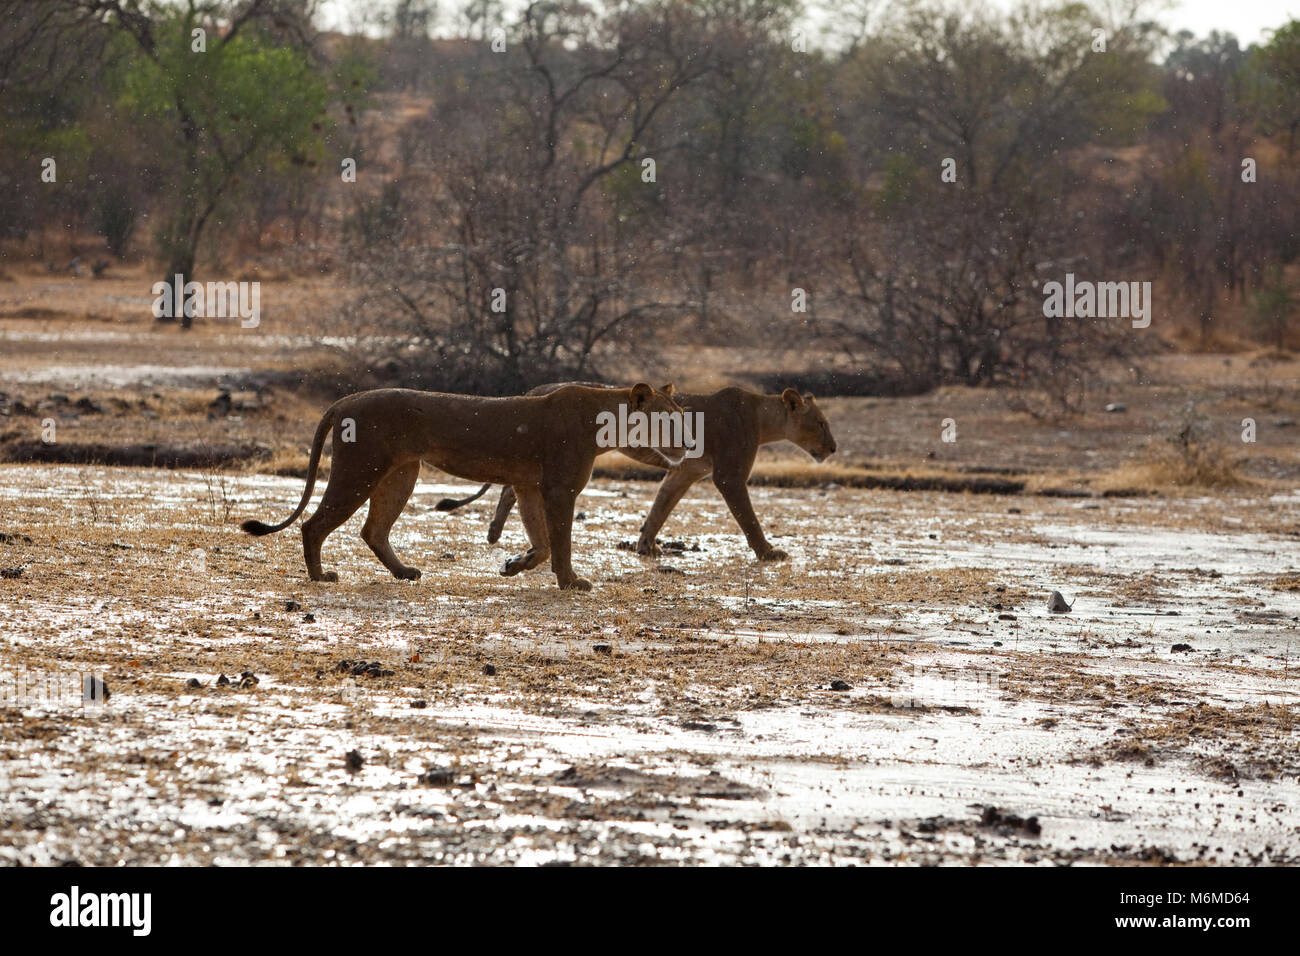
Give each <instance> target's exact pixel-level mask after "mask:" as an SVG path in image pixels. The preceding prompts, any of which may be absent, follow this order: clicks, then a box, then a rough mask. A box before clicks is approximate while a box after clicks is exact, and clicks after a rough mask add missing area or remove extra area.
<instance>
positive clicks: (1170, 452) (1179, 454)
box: [1096, 424, 1254, 492]
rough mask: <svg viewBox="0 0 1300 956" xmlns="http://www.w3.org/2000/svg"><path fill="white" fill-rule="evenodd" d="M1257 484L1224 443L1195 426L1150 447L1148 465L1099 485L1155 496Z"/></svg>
mask: <svg viewBox="0 0 1300 956" xmlns="http://www.w3.org/2000/svg"><path fill="white" fill-rule="evenodd" d="M1253 484H1254V482H1253V481H1252V480H1251V479H1249V478H1247V477H1245V476H1244V475H1242V474H1241V472H1240V471H1238V469H1237V466H1236V464H1235V463H1234V462H1233V461H1232V459H1231V458H1230V457H1229V456H1228V450H1227V448H1226V447H1225V446H1224V445H1223V444H1222V443H1221V442H1218V441H1214V440H1213V439H1210V438H1207V437H1205V436H1204V435H1203V434H1201V433H1200V430H1199V428H1198V427H1197V426H1195V425H1191V424H1188V425H1184V426H1183V427H1182V429H1180V430H1179V431H1178V432H1177V433H1175V434H1173V435H1171V436H1169V437H1168V438H1167V439H1166V440H1165V441H1163V442H1158V443H1155V444H1153V445H1152V446H1150V448H1149V450H1148V457H1147V460H1146V461H1143V462H1138V463H1136V464H1132V465H1127V466H1125V467H1123V468H1120V469H1117V470H1116V471H1114V472H1111V473H1110V474H1109V475H1107V476H1105V477H1104V478H1102V479H1101V480H1100V481H1098V482H1096V485H1097V487H1098V488H1100V489H1102V490H1106V489H1113V488H1125V489H1134V490H1144V491H1155V492H1163V491H1168V490H1170V489H1172V488H1186V489H1208V490H1229V489H1234V488H1248V487H1251V486H1252V485H1253Z"/></svg>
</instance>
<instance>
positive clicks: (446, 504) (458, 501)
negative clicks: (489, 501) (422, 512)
mask: <svg viewBox="0 0 1300 956" xmlns="http://www.w3.org/2000/svg"><path fill="white" fill-rule="evenodd" d="M491 487H492V482H490V481H489V482H488V483H487V484H486V485H484V486H483V487H482V488H480V489H479V490H478V491H476V492H474V494H472V495H470V496H469V497H468V498H443V499H442V500H441V501H439V502H438V503H437V504H436V505H434V506H433V507H434V510H435V511H455V510H456V509H457V508H463V507H464V506H465V505H467V504H469V503H470V502H471V501H478V499H480V498H482V497H483V496H484V495H485V494H487V490H488V489H489V488H491Z"/></svg>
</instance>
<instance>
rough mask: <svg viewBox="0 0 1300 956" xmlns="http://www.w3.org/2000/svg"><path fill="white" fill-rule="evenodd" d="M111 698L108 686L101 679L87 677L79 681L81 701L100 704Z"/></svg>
mask: <svg viewBox="0 0 1300 956" xmlns="http://www.w3.org/2000/svg"><path fill="white" fill-rule="evenodd" d="M111 696H112V694H111V693H109V690H108V685H107V684H105V683H104V681H103V680H102V679H101V678H98V677H95V676H94V675H87V676H86V677H83V678H82V679H81V699H82V700H83V701H94V702H95V703H98V704H102V703H103V702H104V701H106V700H108V698H109V697H111Z"/></svg>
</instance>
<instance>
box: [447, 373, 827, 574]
mask: <svg viewBox="0 0 1300 956" xmlns="http://www.w3.org/2000/svg"><path fill="white" fill-rule="evenodd" d="M566 387H568V386H565V385H539V386H538V387H537V388H535V389H533V390H532V391H531V392H529V393H528V394H529V395H545V394H548V393H550V392H553V391H555V390H556V389H560V388H566ZM673 397H674V399H675V400H676V401H677V403H678V404H679V405H681V406H682V408H684V409H686V411H687V412H689V413H695V412H702V413H703V414H704V418H703V421H704V440H703V443H702V448H703V453H702V454H699V455H697V456H696V457H693V458H685V459H684V460H682V461H681V462H679V463H677V464H675V465H673V466H672V467H671V468H669V470H668V474H666V475H665V476H664V480H663V482H662V483H661V484H660V485H659V494H658V495H657V496H656V497H655V502H654V505H653V506H652V507H651V509H650V514H649V516H648V517H647V518H646V520H645V524H643V525H642V526H641V537H640V540H638V541H637V553H639V554H658V553H659V546H658V545H657V544H656V543H655V539H656V538H657V537H658V536H659V529H660V528H662V527H663V525H664V522H665V521H667V520H668V516H669V515H670V514H671V513H672V510H673V509H674V508H675V507H677V503H678V502H679V501H681V500H682V495H684V494H686V491H687V489H688V488H690V487H691V485H693V484H695V482H697V481H699V480H700V479H701V478H704V477H707V476H709V475H712V476H713V484H714V486H715V487H716V488H717V489H718V491H719V492H720V493H721V494H722V498H723V500H724V501H726V502H727V507H728V508H729V509H730V510H731V514H732V517H734V518H735V519H736V524H738V525H740V530H741V531H743V532H744V533H745V540H747V541H748V542H749V546H750V547H751V548H752V549H753V550H754V554H755V555H756V556H757V557H758V559H759V560H760V561H780V560H782V559H783V558H786V557H788V555H787V554H786V553H785V552H784V551H782V550H781V549H780V548H774V547H772V545H771V544H770V543H769V542H768V540H767V537H766V536H765V535H764V534H763V528H762V526H761V525H760V524H759V523H758V515H756V514H755V513H754V506H753V504H752V503H751V502H750V500H749V488H748V487H747V483H748V481H749V473H750V471H751V470H752V469H753V467H754V457H755V456H756V455H757V454H758V449H759V447H760V446H762V445H767V444H770V443H771V442H778V441H783V440H784V441H791V442H793V443H794V444H796V445H798V446H799V447H800V448H802V449H803V450H804V451H806V452H807V453H808V454H810V455H812V456H813V458H815V459H816V460H817V461H825V460H826V458H827V457H829V456H830V455H832V454H834V453H835V439H834V437H832V435H831V426H830V424H829V423H828V422H827V421H826V416H825V415H823V414H822V411H821V409H820V408H818V407H817V400H816V399H815V398H813V396H812V395H800V394H799V393H798V392H797V391H795V390H794V389H793V388H787V389H786V390H785V391H784V392H782V393H781V394H780V395H760V394H757V393H755V392H751V391H748V390H747V389H743V388H734V387H733V388H724V389H721V390H719V391H716V392H713V393H712V394H709V395H688V394H686V393H684V392H681V393H677V394H676V395H674V396H673ZM611 450H612V449H611ZM618 450H619V451H621V452H623V454H625V455H628V456H629V457H631V458H635V459H636V460H637V461H640V462H642V463H643V464H647V465H656V466H659V467H667V465H666V464H665V463H664V461H663V460H662V459H660V458H658V457H656V456H655V455H653V454H652V453H651V454H647V452H648V449H644V448H620V449H618ZM489 487H491V486H490V485H484V486H483V487H482V488H480V489H479V490H478V492H477V493H475V494H473V495H470V496H469V497H467V498H459V499H457V498H444V499H443V500H442V501H440V502H438V510H439V511H454V510H455V509H456V508H459V507H460V506H461V505H465V504H468V503H469V502H471V501H473V500H474V499H476V498H478V497H479V496H480V495H482V494H483V493H484V492H485V491H487V489H488V488H489ZM514 504H515V495H514V493H513V492H512V491H511V489H510V488H509V487H506V488H503V489H501V498H500V499H499V500H498V502H497V510H496V515H495V516H494V517H493V519H492V524H491V526H490V527H489V528H488V541H489V542H495V541H496V540H497V539H498V538H500V537H501V529H502V528H504V527H505V523H506V519H507V518H508V517H510V509H511V508H513V507H514Z"/></svg>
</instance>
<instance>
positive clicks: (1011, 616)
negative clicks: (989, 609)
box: [998, 614, 1016, 621]
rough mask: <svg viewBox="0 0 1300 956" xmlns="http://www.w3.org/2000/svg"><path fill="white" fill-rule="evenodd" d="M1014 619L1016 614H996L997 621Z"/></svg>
mask: <svg viewBox="0 0 1300 956" xmlns="http://www.w3.org/2000/svg"><path fill="white" fill-rule="evenodd" d="M1015 619H1016V616H1015V615H1014V614H999V615H998V620H999V621H1014V620H1015Z"/></svg>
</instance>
